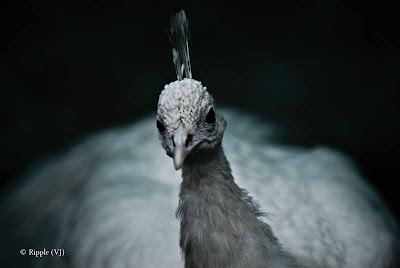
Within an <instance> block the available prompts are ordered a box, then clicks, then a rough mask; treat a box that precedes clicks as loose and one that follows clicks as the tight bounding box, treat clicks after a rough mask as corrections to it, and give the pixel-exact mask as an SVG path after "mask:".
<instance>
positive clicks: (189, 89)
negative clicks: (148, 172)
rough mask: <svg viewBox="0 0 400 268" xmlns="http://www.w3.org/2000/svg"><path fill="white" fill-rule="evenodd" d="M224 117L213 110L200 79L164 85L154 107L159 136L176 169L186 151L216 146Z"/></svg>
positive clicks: (188, 152)
mask: <svg viewBox="0 0 400 268" xmlns="http://www.w3.org/2000/svg"><path fill="white" fill-rule="evenodd" d="M225 127H226V121H225V119H224V118H223V117H222V115H220V114H219V113H217V112H216V110H215V105H214V100H213V98H212V97H211V95H210V94H209V93H208V91H207V88H206V87H203V86H202V85H201V82H199V81H196V80H193V79H187V78H185V79H183V80H180V81H175V82H172V83H170V84H169V85H166V86H165V87H164V90H163V91H162V92H161V94H160V98H159V101H158V109H157V128H158V131H159V138H160V140H161V144H162V146H163V147H164V149H165V151H166V153H167V155H168V156H170V157H172V158H173V160H174V166H175V169H176V170H178V169H180V168H181V167H182V166H183V163H184V161H185V159H186V158H187V157H188V156H189V155H195V154H196V153H200V152H202V151H206V150H211V149H213V148H215V147H216V146H218V145H219V144H220V143H221V141H222V137H223V134H224V131H225Z"/></svg>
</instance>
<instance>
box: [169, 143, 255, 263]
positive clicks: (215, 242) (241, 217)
mask: <svg viewBox="0 0 400 268" xmlns="http://www.w3.org/2000/svg"><path fill="white" fill-rule="evenodd" d="M206 153H207V154H208V155H206ZM206 153H204V154H203V155H201V156H200V155H197V156H196V158H195V159H194V158H192V159H189V160H188V161H185V165H184V166H183V170H182V178H183V181H182V184H181V187H180V193H179V199H180V202H179V206H178V209H177V211H176V213H177V217H178V218H180V219H181V232H180V234H181V236H180V246H181V248H182V251H183V253H184V256H185V267H190V268H194V267H228V265H229V264H230V263H231V262H232V261H233V260H235V258H236V259H237V258H239V257H238V256H236V255H237V254H238V253H239V252H241V248H242V247H243V244H244V243H243V241H244V239H246V236H247V235H246V234H248V233H249V232H251V231H250V230H251V229H252V228H253V227H254V226H251V225H252V224H251V222H254V221H256V220H257V219H256V218H257V216H259V214H257V213H259V212H258V207H257V206H256V205H255V204H254V203H253V202H252V200H251V198H250V197H248V196H247V193H246V192H245V191H244V190H243V189H241V188H239V187H238V186H237V184H236V183H235V182H234V179H233V176H232V172H231V168H230V166H229V162H228V160H227V159H226V157H225V154H224V151H223V149H222V146H218V147H217V148H216V149H214V150H213V151H208V152H206Z"/></svg>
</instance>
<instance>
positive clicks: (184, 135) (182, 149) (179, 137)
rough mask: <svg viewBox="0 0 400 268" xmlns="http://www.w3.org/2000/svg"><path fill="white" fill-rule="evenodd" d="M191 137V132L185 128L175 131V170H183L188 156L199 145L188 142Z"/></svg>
mask: <svg viewBox="0 0 400 268" xmlns="http://www.w3.org/2000/svg"><path fill="white" fill-rule="evenodd" d="M189 136H190V134H189V132H188V131H187V129H186V128H184V127H179V128H178V129H177V130H176V131H175V134H174V138H173V139H174V143H175V148H174V153H173V158H174V166H175V170H179V169H181V168H182V166H183V162H184V161H185V158H186V157H187V156H188V154H189V153H190V151H191V150H192V149H193V148H194V146H196V145H197V143H195V144H190V143H191V142H190V140H188V139H189Z"/></svg>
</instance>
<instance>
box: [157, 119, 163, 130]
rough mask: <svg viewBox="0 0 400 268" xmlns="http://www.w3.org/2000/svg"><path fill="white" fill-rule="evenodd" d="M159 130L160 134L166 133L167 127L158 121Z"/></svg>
mask: <svg viewBox="0 0 400 268" xmlns="http://www.w3.org/2000/svg"><path fill="white" fill-rule="evenodd" d="M157 128H158V131H160V133H164V131H165V126H164V125H163V123H161V122H160V121H159V120H157Z"/></svg>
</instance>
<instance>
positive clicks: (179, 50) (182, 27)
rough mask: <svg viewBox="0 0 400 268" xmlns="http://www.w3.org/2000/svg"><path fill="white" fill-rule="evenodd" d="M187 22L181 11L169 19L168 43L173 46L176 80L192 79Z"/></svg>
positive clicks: (183, 12)
mask: <svg viewBox="0 0 400 268" xmlns="http://www.w3.org/2000/svg"><path fill="white" fill-rule="evenodd" d="M189 39H190V31H189V22H188V20H187V19H186V14H185V11H184V10H182V11H180V12H179V13H177V14H176V15H175V16H172V17H171V28H170V41H171V43H172V45H173V49H172V56H173V62H174V64H175V71H176V76H177V78H178V80H182V79H183V78H184V76H185V77H186V78H190V79H191V78H192V67H191V65H190V55H189Z"/></svg>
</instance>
